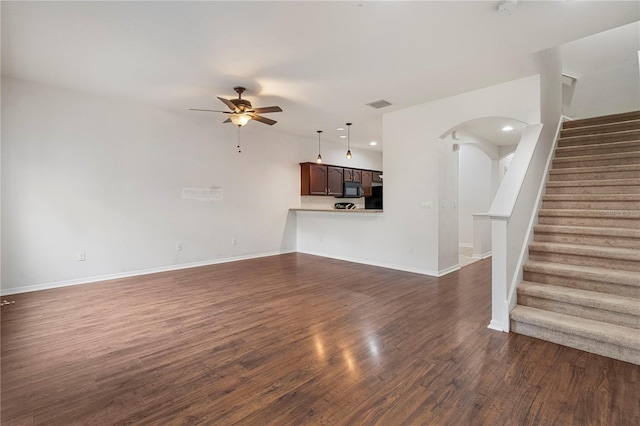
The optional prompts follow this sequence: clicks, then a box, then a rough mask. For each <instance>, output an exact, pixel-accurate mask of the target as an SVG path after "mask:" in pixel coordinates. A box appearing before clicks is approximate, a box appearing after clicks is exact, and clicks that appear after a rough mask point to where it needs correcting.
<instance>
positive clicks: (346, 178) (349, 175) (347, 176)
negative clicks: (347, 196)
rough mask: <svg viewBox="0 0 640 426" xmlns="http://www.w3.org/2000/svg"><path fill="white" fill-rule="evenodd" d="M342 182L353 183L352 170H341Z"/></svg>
mask: <svg viewBox="0 0 640 426" xmlns="http://www.w3.org/2000/svg"><path fill="white" fill-rule="evenodd" d="M343 170H344V171H343V176H344V178H343V180H344V181H345V182H353V169H343Z"/></svg>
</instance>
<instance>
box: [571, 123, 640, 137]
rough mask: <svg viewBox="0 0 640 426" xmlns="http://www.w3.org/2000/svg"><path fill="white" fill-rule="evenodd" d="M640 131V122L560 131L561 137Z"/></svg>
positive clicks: (603, 124) (605, 124)
mask: <svg viewBox="0 0 640 426" xmlns="http://www.w3.org/2000/svg"><path fill="white" fill-rule="evenodd" d="M636 129H640V120H627V121H618V122H613V123H601V124H594V125H592V126H584V127H574V128H568V129H566V128H564V127H563V129H562V130H561V131H560V137H563V138H565V137H571V136H582V135H602V134H609V133H618V132H626V131H628V130H636Z"/></svg>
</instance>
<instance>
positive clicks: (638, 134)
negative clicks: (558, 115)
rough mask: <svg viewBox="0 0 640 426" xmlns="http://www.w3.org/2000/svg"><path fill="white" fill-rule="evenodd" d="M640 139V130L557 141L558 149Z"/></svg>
mask: <svg viewBox="0 0 640 426" xmlns="http://www.w3.org/2000/svg"><path fill="white" fill-rule="evenodd" d="M638 139H640V130H633V131H630V132H620V133H611V134H604V135H591V136H577V137H571V138H564V139H563V138H560V139H558V146H559V147H566V146H580V145H592V144H595V145H597V144H601V143H612V142H626V141H634V140H638Z"/></svg>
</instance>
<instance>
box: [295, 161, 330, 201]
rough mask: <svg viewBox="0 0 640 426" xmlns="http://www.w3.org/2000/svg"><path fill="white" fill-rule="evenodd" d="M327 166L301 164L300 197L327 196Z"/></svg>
mask: <svg viewBox="0 0 640 426" xmlns="http://www.w3.org/2000/svg"><path fill="white" fill-rule="evenodd" d="M327 182H328V180H327V166H324V165H320V164H314V163H301V164H300V195H327Z"/></svg>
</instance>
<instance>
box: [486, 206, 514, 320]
mask: <svg viewBox="0 0 640 426" xmlns="http://www.w3.org/2000/svg"><path fill="white" fill-rule="evenodd" d="M508 224H509V218H508V217H501V216H491V250H492V256H491V271H492V272H491V274H492V279H491V283H492V284H491V295H492V296H491V297H492V299H491V323H489V328H490V329H492V330H498V331H506V332H509V285H508V283H509V277H508V276H507V275H508V274H507V270H508V268H507V255H508V253H507V249H508V247H507V241H508V240H507V235H508V234H507V231H508Z"/></svg>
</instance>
